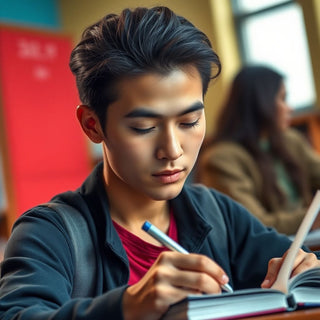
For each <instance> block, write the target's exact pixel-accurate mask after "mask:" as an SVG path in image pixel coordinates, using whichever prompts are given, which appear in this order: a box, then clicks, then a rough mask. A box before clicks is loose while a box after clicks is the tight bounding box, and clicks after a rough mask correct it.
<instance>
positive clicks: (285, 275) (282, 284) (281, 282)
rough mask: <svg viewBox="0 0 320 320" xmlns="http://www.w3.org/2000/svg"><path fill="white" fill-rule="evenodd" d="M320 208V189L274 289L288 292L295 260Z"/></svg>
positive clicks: (286, 258) (284, 262)
mask: <svg viewBox="0 0 320 320" xmlns="http://www.w3.org/2000/svg"><path fill="white" fill-rule="evenodd" d="M319 210H320V190H318V191H317V193H316V194H315V196H314V198H313V200H312V203H311V205H310V207H309V209H308V211H307V213H306V215H305V217H304V218H303V220H302V223H301V225H300V227H299V229H298V231H297V233H296V236H295V238H294V240H293V242H292V244H291V246H290V249H289V251H288V254H287V256H286V257H285V259H284V261H283V264H282V266H281V268H280V271H279V273H278V277H277V280H276V281H275V283H274V284H273V286H272V287H271V288H272V289H277V290H280V291H282V292H284V293H288V281H289V278H290V274H291V271H292V267H293V264H294V260H295V258H296V256H297V253H298V251H299V249H300V248H301V246H302V244H303V242H304V239H305V237H306V235H307V234H308V232H309V230H310V228H311V226H312V224H313V222H314V220H315V218H316V217H317V215H318V212H319Z"/></svg>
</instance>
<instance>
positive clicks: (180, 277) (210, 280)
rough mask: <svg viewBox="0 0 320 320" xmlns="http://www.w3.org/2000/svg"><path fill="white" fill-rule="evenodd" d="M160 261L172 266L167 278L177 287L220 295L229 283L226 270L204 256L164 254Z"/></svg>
mask: <svg viewBox="0 0 320 320" xmlns="http://www.w3.org/2000/svg"><path fill="white" fill-rule="evenodd" d="M158 260H159V263H160V264H164V265H166V266H171V268H170V274H169V275H167V278H168V279H170V280H169V281H170V282H171V283H172V284H173V285H174V286H177V287H185V288H189V289H190V290H195V291H198V292H203V293H219V292H221V285H223V284H226V283H227V282H228V281H229V279H228V276H227V275H226V273H225V272H224V270H223V269H222V268H221V267H220V266H219V265H218V264H217V263H215V262H214V261H213V260H211V259H210V258H208V257H206V256H204V255H200V254H193V253H190V254H188V255H185V254H180V253H176V252H164V253H163V254H162V255H160V256H159V258H158Z"/></svg>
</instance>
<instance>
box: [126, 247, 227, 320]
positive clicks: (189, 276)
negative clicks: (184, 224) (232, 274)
mask: <svg viewBox="0 0 320 320" xmlns="http://www.w3.org/2000/svg"><path fill="white" fill-rule="evenodd" d="M226 282H228V278H227V276H226V274H225V272H224V271H223V269H222V268H221V267H220V266H219V265H217V264H216V263H215V262H214V261H213V260H211V259H209V258H208V257H206V256H203V255H199V254H183V253H178V252H174V251H166V252H162V253H161V254H160V255H159V257H158V258H157V260H156V261H155V263H154V264H153V265H152V267H151V268H150V269H149V270H148V272H147V273H146V274H145V275H144V277H143V278H142V279H141V280H140V281H139V282H137V283H136V284H134V285H132V286H130V287H128V288H127V290H126V291H125V294H124V296H123V307H124V315H125V316H124V318H125V319H126V320H127V319H128V320H130V319H145V317H146V318H148V319H159V315H161V314H163V313H164V312H165V311H166V309H167V308H168V307H169V305H170V304H172V303H175V302H177V301H179V300H181V299H183V298H185V297H186V296H187V295H188V294H202V293H220V292H221V285H222V284H225V283H226ZM151 313H154V315H153V316H151Z"/></svg>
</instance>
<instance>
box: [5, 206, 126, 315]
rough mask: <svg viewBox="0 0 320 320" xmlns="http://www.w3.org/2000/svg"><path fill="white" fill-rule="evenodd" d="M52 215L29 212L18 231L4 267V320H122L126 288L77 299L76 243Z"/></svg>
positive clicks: (10, 243)
mask: <svg viewBox="0 0 320 320" xmlns="http://www.w3.org/2000/svg"><path fill="white" fill-rule="evenodd" d="M46 210H47V209H46ZM48 213H50V212H49V211H48V210H47V211H46V212H40V211H37V212H29V214H25V215H23V216H22V217H20V218H19V219H18V221H17V222H16V224H15V226H14V229H13V232H12V235H11V237H10V239H9V241H8V244H7V248H6V252H5V257H4V261H3V263H2V267H1V280H0V318H1V319H2V320H7V319H8V320H9V319H21V320H29V319H30V320H31V319H32V320H42V319H43V320H44V319H55V320H60V319H61V320H62V319H64V320H65V319H68V320H69V319H74V320H76V319H97V320H98V319H105V317H106V314H108V316H109V317H110V319H122V318H123V317H122V309H121V301H122V295H123V292H124V290H125V289H126V286H123V287H119V288H115V289H113V290H110V291H108V292H106V293H104V294H101V295H99V296H97V297H88V298H77V299H72V298H71V292H72V282H73V271H74V265H73V258H72V250H71V240H70V239H68V237H67V236H66V234H65V232H64V230H63V228H62V225H61V222H59V221H58V218H56V219H54V218H52V215H49V214H48ZM49 216H50V218H49Z"/></svg>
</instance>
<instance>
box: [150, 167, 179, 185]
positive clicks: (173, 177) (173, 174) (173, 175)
mask: <svg viewBox="0 0 320 320" xmlns="http://www.w3.org/2000/svg"><path fill="white" fill-rule="evenodd" d="M183 171H184V170H180V169H178V170H165V171H161V172H158V173H155V174H153V176H154V177H156V178H157V179H158V180H159V181H160V182H161V183H164V184H167V183H174V182H176V181H178V180H179V179H180V176H181V173H182V172H183Z"/></svg>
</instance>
